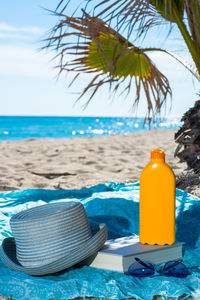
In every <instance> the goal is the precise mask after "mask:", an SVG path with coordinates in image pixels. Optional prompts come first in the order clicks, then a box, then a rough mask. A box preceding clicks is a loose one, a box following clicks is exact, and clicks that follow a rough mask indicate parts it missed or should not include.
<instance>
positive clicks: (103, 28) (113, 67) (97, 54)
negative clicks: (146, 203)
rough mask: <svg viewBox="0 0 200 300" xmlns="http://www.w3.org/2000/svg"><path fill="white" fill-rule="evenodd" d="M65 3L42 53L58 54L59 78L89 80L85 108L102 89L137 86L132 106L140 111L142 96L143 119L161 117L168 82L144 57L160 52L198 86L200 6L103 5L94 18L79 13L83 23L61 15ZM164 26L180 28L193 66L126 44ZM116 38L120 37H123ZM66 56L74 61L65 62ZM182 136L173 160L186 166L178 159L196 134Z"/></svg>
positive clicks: (118, 0) (114, 1) (158, 2)
mask: <svg viewBox="0 0 200 300" xmlns="http://www.w3.org/2000/svg"><path fill="white" fill-rule="evenodd" d="M69 2H70V1H66V0H61V1H60V3H59V4H58V6H57V8H56V10H55V11H54V14H55V15H57V16H58V17H59V18H60V20H59V22H58V24H57V25H56V26H55V27H54V28H53V29H52V31H51V34H50V36H49V38H48V39H47V44H46V46H45V48H50V49H53V50H56V51H57V57H59V59H60V60H59V64H58V66H57V67H58V68H59V71H60V73H61V72H64V71H75V72H76V75H75V78H74V80H76V78H77V77H78V76H80V74H82V73H83V72H84V73H91V74H93V78H92V80H91V81H90V82H89V84H88V85H87V86H86V87H85V88H84V89H83V91H82V94H81V96H80V97H79V98H81V97H82V96H83V95H84V94H85V93H89V92H90V96H89V99H88V102H89V101H90V100H91V99H92V98H93V97H94V95H95V94H96V92H97V91H98V90H99V89H100V88H101V87H102V86H103V85H104V84H109V86H110V91H111V92H112V93H113V94H115V93H116V92H117V91H118V89H119V87H121V86H123V87H124V89H123V92H127V93H129V92H130V91H131V90H132V86H133V84H135V87H136V96H135V98H134V100H133V105H134V106H137V105H138V103H139V100H140V96H141V92H142V90H143V91H144V93H145V96H146V100H147V116H146V117H147V118H148V120H149V123H150V122H151V120H152V118H155V117H156V116H157V115H158V114H160V112H161V110H162V109H163V107H164V105H165V103H166V100H167V98H168V95H169V96H170V95H171V88H170V85H169V81H168V79H167V78H166V77H165V76H164V75H163V74H162V73H161V72H160V71H159V70H158V69H157V68H156V66H155V64H154V63H153V62H152V60H151V59H150V57H149V56H148V55H147V54H148V53H150V52H158V51H159V52H164V53H166V54H168V55H170V56H172V57H174V58H175V59H176V60H178V61H179V62H180V63H181V64H183V65H184V66H185V67H186V68H187V69H188V70H189V71H190V72H191V73H192V74H193V76H194V77H195V78H196V79H197V80H198V81H200V0H173V1H172V0H102V1H100V2H99V1H98V2H99V3H98V4H97V5H95V4H94V6H93V15H89V14H88V13H87V12H86V11H85V10H82V12H83V14H82V16H81V17H74V16H72V17H69V16H67V15H66V14H65V11H66V9H67V5H68V4H69ZM65 3H67V4H66V5H65ZM93 3H95V0H88V1H87V4H88V5H92V4H93ZM86 8H87V5H86ZM163 23H168V24H169V25H170V29H169V31H173V30H174V28H175V26H176V28H178V30H179V33H180V36H182V39H183V41H184V42H185V45H186V47H187V49H188V52H189V53H190V55H191V58H192V61H193V66H190V65H189V64H188V63H186V62H185V61H183V59H181V58H180V57H178V56H177V55H176V54H174V53H172V52H169V51H167V50H164V49H161V48H155V47H145V48H142V47H138V46H137V45H135V42H134V43H133V42H132V41H130V40H131V38H132V36H133V34H132V33H133V30H136V32H137V38H138V40H140V38H141V37H143V38H145V37H146V35H147V33H148V31H149V30H150V29H151V28H152V27H154V26H161V25H162V24H163ZM112 24H114V25H113V26H112ZM119 32H122V33H124V36H123V35H122V34H120V33H119ZM74 38H75V39H74ZM136 41H137V39H136ZM69 55H71V57H72V59H71V60H68V59H67V60H66V57H67V58H68V57H69ZM74 80H73V82H74ZM88 102H87V103H86V105H87V104H88ZM197 107H198V110H200V109H199V106H198V105H196V106H195V108H194V110H195V111H196V109H197ZM197 115H198V116H199V115H200V113H197ZM185 118H187V116H186V117H185ZM181 134H182V138H178V137H179V135H180V131H179V133H178V134H177V135H176V138H177V142H178V143H179V145H178V147H177V151H176V153H175V155H178V156H179V157H180V158H181V159H182V160H186V161H187V158H186V156H187V155H186V156H184V155H182V154H181V153H182V152H183V151H184V150H185V148H187V149H188V147H190V148H191V149H193V148H194V147H192V145H193V142H194V140H195V139H192V138H191V139H190V142H187V143H185V140H187V141H188V139H189V138H188V137H189V136H190V137H191V136H192V137H193V135H194V134H195V137H196V135H197V133H196V131H195V133H194V131H193V129H192V128H190V126H189V128H188V127H187V128H185V127H184V128H183V129H182V131H181ZM188 134H189V135H188ZM183 147H184V150H183V151H182V152H181V149H182V148H183ZM191 149H190V150H191ZM187 152H188V151H187ZM189 153H190V158H191V155H194V154H195V155H196V156H198V155H200V145H199V144H198V145H197V146H195V150H194V149H193V150H191V151H189ZM190 167H191V164H190Z"/></svg>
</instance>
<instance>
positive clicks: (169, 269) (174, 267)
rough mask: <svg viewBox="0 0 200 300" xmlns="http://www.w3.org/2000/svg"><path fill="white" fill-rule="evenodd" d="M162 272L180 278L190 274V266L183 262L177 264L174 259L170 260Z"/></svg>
mask: <svg viewBox="0 0 200 300" xmlns="http://www.w3.org/2000/svg"><path fill="white" fill-rule="evenodd" d="M162 274H163V275H166V276H173V277H178V278H184V277H186V276H188V275H189V274H190V272H189V270H188V268H187V267H186V266H185V265H184V264H183V263H181V262H180V263H179V264H175V263H174V262H173V261H169V262H168V263H166V264H165V266H164V268H163V270H162Z"/></svg>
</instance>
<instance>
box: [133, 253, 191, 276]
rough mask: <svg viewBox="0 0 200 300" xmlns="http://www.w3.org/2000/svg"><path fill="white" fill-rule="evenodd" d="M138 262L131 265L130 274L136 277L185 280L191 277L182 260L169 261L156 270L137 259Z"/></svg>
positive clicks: (149, 264) (146, 262)
mask: <svg viewBox="0 0 200 300" xmlns="http://www.w3.org/2000/svg"><path fill="white" fill-rule="evenodd" d="M135 260H136V262H135V263H133V264H131V265H130V267H129V269H128V274H129V275H131V276H135V277H148V276H151V277H154V276H163V275H164V276H173V277H177V278H185V277H186V276H188V275H190V272H189V270H188V268H187V267H186V266H185V265H184V264H183V263H182V260H177V261H168V262H167V263H165V265H164V266H163V267H162V268H160V269H156V267H155V266H154V265H153V264H152V263H150V262H148V261H144V260H141V259H139V258H137V257H135Z"/></svg>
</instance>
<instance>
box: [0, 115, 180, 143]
mask: <svg viewBox="0 0 200 300" xmlns="http://www.w3.org/2000/svg"><path fill="white" fill-rule="evenodd" d="M180 125H181V123H180V119H178V118H173V119H167V118H165V119H163V120H162V121H161V122H156V123H154V124H152V125H151V129H168V128H173V129H177V128H179V127H180ZM148 129H149V127H148V124H146V125H144V118H126V117H28V116H0V140H10V141H13V140H24V139H30V138H76V137H92V136H103V135H116V134H117V135H118V134H127V133H130V132H137V131H144V130H148Z"/></svg>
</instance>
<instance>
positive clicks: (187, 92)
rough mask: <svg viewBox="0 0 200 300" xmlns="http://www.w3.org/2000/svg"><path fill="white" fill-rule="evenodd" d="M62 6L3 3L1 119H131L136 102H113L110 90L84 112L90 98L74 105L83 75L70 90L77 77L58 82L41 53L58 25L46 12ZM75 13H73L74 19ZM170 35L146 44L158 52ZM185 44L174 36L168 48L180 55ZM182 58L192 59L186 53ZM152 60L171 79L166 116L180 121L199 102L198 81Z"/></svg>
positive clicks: (166, 61)
mask: <svg viewBox="0 0 200 300" xmlns="http://www.w3.org/2000/svg"><path fill="white" fill-rule="evenodd" d="M57 3H58V1H55V0H48V1H44V0H43V1H42V0H34V1H27V0H17V1H14V0H6V1H1V2H0V91H1V108H0V115H57V116H58V115H61V116H76V115H77V116H80V115H82V116H84V115H85V116H97V115H99V116H100V115H102V116H131V115H132V114H133V113H132V111H131V104H132V98H128V99H124V97H116V98H115V100H114V101H111V100H110V99H111V97H110V96H109V92H108V90H106V89H105V88H104V89H102V90H101V91H100V93H98V94H97V96H96V97H95V99H94V100H93V101H92V102H91V103H90V104H89V106H88V107H87V108H86V109H85V110H84V111H83V110H82V106H83V104H84V102H85V101H87V97H88V96H85V97H84V98H83V100H82V101H81V102H79V103H77V104H76V105H74V103H75V100H76V98H77V92H80V91H81V89H82V88H84V87H85V86H86V84H87V83H88V80H89V78H88V75H87V76H86V75H83V76H82V78H81V80H79V81H77V82H76V83H75V84H74V85H73V86H72V87H71V88H70V89H69V88H68V87H67V86H68V83H69V82H70V80H71V78H73V75H72V74H68V75H67V76H65V75H63V76H61V77H60V78H59V79H58V80H57V79H56V71H55V70H54V65H55V63H53V62H50V60H51V58H52V54H50V53H46V52H41V51H39V50H38V49H39V48H40V47H41V46H42V43H41V40H42V39H43V38H44V37H45V36H46V32H47V31H48V30H50V28H51V27H52V26H53V25H54V24H55V23H56V21H57V19H56V18H55V17H53V16H51V15H50V14H48V12H47V11H45V10H43V9H42V7H43V6H45V7H46V8H49V9H54V8H55V7H56V5H57ZM69 9H70V8H69ZM71 9H73V7H71ZM70 12H71V11H70V10H69V14H70ZM155 32H156V31H154V33H155ZM166 32H167V31H166V29H163V31H162V32H161V33H156V34H153V35H152V36H149V37H148V39H147V44H148V43H150V44H151V46H155V47H158V46H160V45H164V44H163V40H162V36H163V35H166ZM182 45H183V44H182V41H181V40H180V39H178V35H177V33H176V32H175V34H174V35H173V36H171V37H170V39H169V40H168V42H167V44H166V48H168V49H169V48H170V49H171V50H174V51H176V52H179V50H180V49H182ZM137 46H139V44H138V45H137ZM179 54H181V55H183V56H184V57H185V58H186V59H189V57H188V56H187V51H182V52H180V53H179ZM151 57H152V59H153V61H154V62H155V64H156V66H157V67H158V68H159V69H160V70H161V71H162V72H163V73H164V74H165V75H166V76H167V77H168V79H169V81H170V84H171V87H172V90H173V99H172V109H171V112H169V109H168V108H169V105H168V107H167V114H168V115H169V116H178V117H181V116H182V115H183V113H184V112H185V111H186V110H187V109H188V108H189V107H191V106H193V104H194V101H195V100H197V99H198V96H197V95H196V93H197V92H198V91H199V85H198V82H196V81H195V80H193V79H192V76H191V75H190V73H189V72H188V71H187V70H185V69H184V68H183V67H182V66H181V65H179V64H178V63H177V62H176V61H174V60H173V59H172V58H170V57H168V56H167V55H164V54H160V53H154V54H152V55H151ZM133 95H134V91H133ZM142 98H144V97H142ZM169 103H170V101H169ZM145 114H146V106H145V99H142V100H141V103H140V105H139V108H138V112H137V115H138V116H142V115H145Z"/></svg>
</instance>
